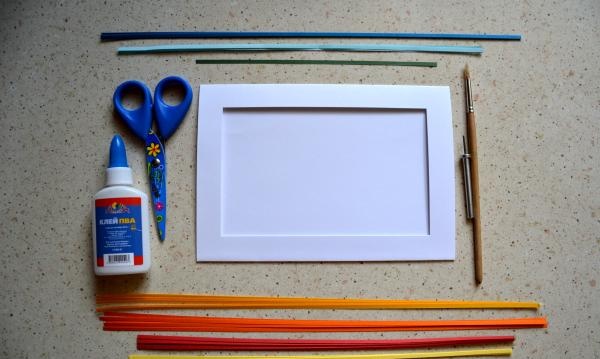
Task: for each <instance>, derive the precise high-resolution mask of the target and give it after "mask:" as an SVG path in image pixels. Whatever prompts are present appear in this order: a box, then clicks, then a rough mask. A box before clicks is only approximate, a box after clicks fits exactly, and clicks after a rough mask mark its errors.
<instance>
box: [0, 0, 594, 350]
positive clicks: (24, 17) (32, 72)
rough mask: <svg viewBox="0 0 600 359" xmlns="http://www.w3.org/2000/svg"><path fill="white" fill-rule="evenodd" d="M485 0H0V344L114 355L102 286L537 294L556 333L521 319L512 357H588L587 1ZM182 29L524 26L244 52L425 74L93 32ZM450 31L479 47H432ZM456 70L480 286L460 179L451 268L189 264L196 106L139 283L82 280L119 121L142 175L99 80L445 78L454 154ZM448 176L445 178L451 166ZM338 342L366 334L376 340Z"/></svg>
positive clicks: (590, 162)
mask: <svg viewBox="0 0 600 359" xmlns="http://www.w3.org/2000/svg"><path fill="white" fill-rule="evenodd" d="M485 3H488V4H484V3H483V2H481V3H480V2H478V1H473V2H465V1H452V2H441V1H429V0H427V1H408V2H400V1H397V2H367V1H337V2H330V3H326V4H322V3H317V2H313V3H305V2H300V1H299V2H283V1H276V2H271V1H261V2H243V1H213V2H208V1H203V2H200V1H198V2H194V1H176V2H169V3H168V5H161V4H162V2H161V1H149V2H139V3H137V4H133V3H121V2H117V1H87V0H85V1H48V2H37V1H25V2H16V1H3V2H2V6H0V18H1V21H0V39H1V43H2V49H1V52H0V65H1V67H0V88H1V90H2V98H1V99H0V131H1V134H2V141H1V142H0V151H1V152H2V154H3V157H4V161H3V165H2V166H1V167H0V176H1V177H0V178H1V179H2V189H1V190H0V215H1V217H2V224H1V225H0V241H1V247H2V251H1V253H2V255H1V256H0V288H1V294H0V304H1V306H0V357H5V358H8V357H10V358H77V357H80V358H101V357H114V358H124V357H125V356H126V354H128V353H132V352H134V351H135V344H134V338H135V334H134V333H108V332H102V330H101V325H100V322H99V321H98V320H97V318H96V314H95V313H94V294H95V293H97V292H108V291H113V290H114V291H125V290H138V291H165V292H189V293H200V292H203V293H223V294H259V295H296V296H309V295H310V296H348V297H381V298H383V297H386V298H457V299H461V298H462V299H507V300H538V301H541V302H543V303H544V306H543V308H542V310H541V311H540V313H541V314H543V315H546V316H548V318H549V321H550V326H549V328H548V329H547V330H524V331H518V332H516V335H517V340H516V342H515V344H514V349H515V352H514V355H513V357H514V358H597V357H600V339H599V338H600V299H599V298H600V297H599V294H600V283H599V282H600V276H599V273H600V252H599V248H600V234H599V233H600V169H599V166H598V164H599V158H600V154H599V148H600V144H599V141H600V139H599V135H600V122H599V121H598V116H599V114H600V88H599V86H600V85H599V84H600V70H599V66H598V58H599V57H600V40H599V39H600V2H598V1H596V0H589V1H554V2H543V1H523V2H516V1H515V2H513V1H486V2H485ZM183 29H185V30H213V29H216V30H279V31H286V30H299V31H304V30H305V31H311V30H312V31H321V30H322V31H347V30H350V31H407V32H410V31H427V32H489V33H521V34H523V36H524V38H523V41H521V42H510V43H499V42H484V43H482V44H483V46H484V47H485V53H484V54H483V56H481V57H468V56H459V55H437V54H364V55H359V54H353V55H352V56H347V55H345V54H327V53H288V54H276V55H268V54H264V55H257V56H256V57H260V58H264V57H272V58H282V57H288V56H289V57H293V58H309V59H313V58H332V59H333V58H346V57H351V58H354V59H401V60H422V61H438V62H439V67H438V68H435V69H421V68H402V67H386V68H375V67H348V66H269V65H262V66H255V65H202V66H200V65H195V64H194V63H193V60H194V59H195V58H197V57H198V56H196V55H181V56H178V55H163V56H157V55H153V56H139V57H118V56H116V54H115V49H116V46H117V45H118V44H117V43H100V42H99V40H98V39H99V34H100V32H101V31H119V30H129V31H136V30H138V31H139V30H183ZM290 41H295V40H290ZM340 41H348V40H340ZM332 42H335V41H332ZM381 42H383V41H381ZM431 42H432V41H413V43H431ZM136 43H142V42H136ZM146 43H151V42H150V41H148V42H146ZM454 43H456V44H462V43H464V44H472V43H475V42H470V41H466V42H454V41H448V42H445V44H454ZM131 44H133V43H131ZM206 56H207V57H217V55H206ZM233 56H239V55H235V54H232V55H231V57H233ZM241 57H244V56H241ZM465 63H468V64H469V66H470V67H471V70H472V74H473V81H474V95H475V98H476V103H475V105H476V108H477V115H478V131H479V152H480V168H481V188H482V191H483V195H482V209H483V225H484V250H485V262H484V264H485V278H484V283H483V285H482V286H481V287H480V288H476V287H475V286H474V283H473V266H472V245H471V232H470V226H469V225H468V224H467V223H466V222H465V219H464V207H463V202H462V189H461V181H460V179H459V180H457V184H456V186H457V191H456V197H457V198H456V200H457V218H456V221H457V233H456V241H457V260H456V261H454V262H443V263H352V264H350V263H348V264H303V263H301V264H210V265H209V264H197V263H195V261H194V178H195V139H196V134H195V130H196V120H195V117H196V109H193V110H192V111H191V113H190V114H189V115H188V118H187V120H186V121H185V122H184V124H183V125H182V127H181V128H180V129H179V131H178V132H177V133H176V134H175V135H174V137H172V138H171V139H170V141H169V142H168V144H167V151H168V153H169V157H170V158H169V170H170V173H169V188H170V192H169V196H170V198H169V201H170V204H171V207H170V209H169V218H170V229H169V230H170V234H169V239H168V241H167V242H165V243H164V244H161V243H159V242H158V240H157V239H156V236H155V235H154V232H152V233H153V240H152V249H153V252H152V254H153V267H152V269H151V272H150V273H149V275H148V276H147V277H137V278H110V279H102V280H97V279H95V278H94V276H93V272H92V258H91V257H92V255H91V251H92V248H91V224H90V199H91V197H92V195H93V194H94V193H95V192H96V191H97V190H98V189H100V188H101V187H102V186H103V183H104V167H105V164H106V161H107V145H108V142H109V141H110V138H111V136H112V135H113V134H114V133H115V132H119V133H121V134H123V135H124V137H125V141H126V142H127V144H128V146H129V158H130V163H131V164H132V166H133V170H134V173H135V177H136V178H137V181H138V183H137V186H138V188H141V189H144V190H145V189H146V188H147V183H146V180H145V178H144V175H143V165H142V162H143V160H142V152H141V150H139V147H138V146H140V144H139V142H137V141H138V140H137V139H135V138H134V137H133V136H132V135H131V134H130V133H129V132H128V131H126V129H125V128H124V127H123V126H122V125H120V124H118V123H117V122H116V121H115V119H114V118H113V115H112V107H111V97H112V92H113V89H114V88H115V86H116V85H118V84H119V83H120V82H121V81H123V80H125V79H131V78H137V79H141V80H144V81H146V82H148V83H149V84H151V86H154V85H155V84H156V82H157V81H158V80H159V79H161V78H162V77H164V76H165V75H168V74H181V75H184V76H186V77H187V78H188V79H189V80H190V81H191V82H192V84H193V85H194V87H195V92H196V95H197V86H198V85H200V84H201V83H363V84H436V85H450V86H451V89H452V96H453V98H452V102H453V111H454V119H453V120H454V136H455V142H456V144H455V154H456V155H457V159H458V154H459V153H460V151H461V146H460V141H459V139H460V137H461V136H462V134H463V133H464V125H465V119H464V110H463V106H464V101H463V95H462V83H461V80H460V75H461V70H462V68H463V67H464V65H465ZM195 100H197V98H196V99H195ZM193 107H195V106H193ZM456 170H457V176H458V175H459V173H460V172H459V170H460V166H459V165H458V162H457V166H456ZM458 178H460V177H458ZM228 314H230V315H242V314H246V315H265V316H273V317H276V316H282V317H296V318H317V317H343V318H437V317H444V318H459V317H471V318H477V317H488V316H489V317H502V316H517V315H534V313H512V312H492V313H484V312H480V311H468V312H446V313H441V312H437V311H435V312H421V313H416V312H371V311H370V312H343V311H342V312H329V311H326V312H315V311H310V312H309V311H295V312H293V311H272V312H268V313H247V312H235V313H228ZM500 332H501V333H513V331H509V330H505V331H500ZM448 334H456V333H448ZM434 335H435V333H425V334H420V333H419V334H413V333H400V334H393V333H387V334H385V335H381V336H384V337H389V338H392V337H409V336H410V337H412V336H434ZM277 336H278V337H285V336H286V335H282V334H279V335H277ZM292 336H293V337H297V335H292ZM305 336H306V337H308V336H309V335H305ZM315 336H316V337H325V336H330V337H344V336H343V335H338V334H334V335H315ZM351 336H352V337H362V338H366V337H380V335H378V334H374V333H372V334H369V335H367V334H365V335H361V334H353V335H351Z"/></svg>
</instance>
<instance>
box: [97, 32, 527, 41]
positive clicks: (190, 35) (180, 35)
mask: <svg viewBox="0 0 600 359" xmlns="http://www.w3.org/2000/svg"><path fill="white" fill-rule="evenodd" d="M242 38H363V39H454V40H512V41H515V40H516V41H519V40H521V35H507V34H444V33H441V34H437V33H413V32H302V31H291V32H289V31H281V32H268V31H264V32H263V31H174V32H164V31H148V32H103V33H101V34H100V40H102V41H117V40H145V39H242Z"/></svg>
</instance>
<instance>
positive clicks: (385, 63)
mask: <svg viewBox="0 0 600 359" xmlns="http://www.w3.org/2000/svg"><path fill="white" fill-rule="evenodd" d="M196 64H267V65H272V64H279V65H366V66H415V67H437V62H421V61H363V60H287V59H285V60H263V59H242V60H235V59H214V60H212V59H211V60H207V59H200V60H196Z"/></svg>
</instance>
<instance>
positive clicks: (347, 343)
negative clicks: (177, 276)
mask: <svg viewBox="0 0 600 359" xmlns="http://www.w3.org/2000/svg"><path fill="white" fill-rule="evenodd" d="M514 339H515V337H514V336H472V337H448V338H420V339H366V340H365V339H363V340H351V339H337V340H336V339H271V338H220V337H190V336H169V335H138V336H137V349H138V350H171V351H173V350H190V351H192V350H194V351H198V350H213V351H234V350H237V351H241V350H245V351H266V350H278V351H286V350H294V351H298V350H312V351H319V350H386V349H407V348H433V347H444V346H459V345H485V344H507V343H512V342H513V341H514Z"/></svg>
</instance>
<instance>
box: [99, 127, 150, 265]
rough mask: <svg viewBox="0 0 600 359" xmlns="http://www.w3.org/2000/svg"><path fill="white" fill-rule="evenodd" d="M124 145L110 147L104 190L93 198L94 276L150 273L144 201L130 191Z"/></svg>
mask: <svg viewBox="0 0 600 359" xmlns="http://www.w3.org/2000/svg"><path fill="white" fill-rule="evenodd" d="M132 184H133V180H132V176H131V168H129V165H128V164H127V152H126V150H125V143H124V142H123V139H122V138H121V136H119V135H115V136H114V137H113V139H112V141H111V143H110V159H109V164H108V168H107V169H106V187H104V188H103V189H101V190H100V191H98V193H96V195H95V196H94V204H93V223H92V226H93V242H94V271H95V272H96V275H118V274H135V273H146V272H148V270H149V269H150V262H151V256H150V242H149V237H150V230H149V224H148V197H147V196H146V194H145V193H144V192H142V191H140V190H138V189H136V188H134V187H132Z"/></svg>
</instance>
